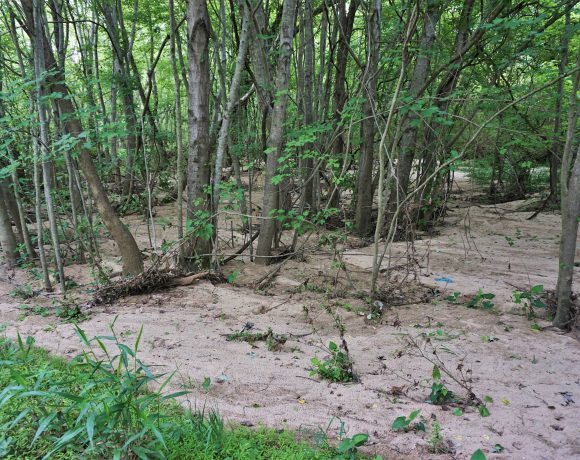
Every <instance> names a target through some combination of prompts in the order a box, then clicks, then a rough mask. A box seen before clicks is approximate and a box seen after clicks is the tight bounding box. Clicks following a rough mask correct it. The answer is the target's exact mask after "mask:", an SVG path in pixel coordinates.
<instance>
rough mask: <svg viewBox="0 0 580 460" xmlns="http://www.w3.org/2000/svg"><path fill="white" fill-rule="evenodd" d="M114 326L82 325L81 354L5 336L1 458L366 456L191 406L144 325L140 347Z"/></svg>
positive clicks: (0, 342) (302, 459) (0, 367)
mask: <svg viewBox="0 0 580 460" xmlns="http://www.w3.org/2000/svg"><path fill="white" fill-rule="evenodd" d="M113 326H114V323H113V325H112V327H111V331H112V335H111V336H102V337H98V338H95V339H92V340H88V339H87V338H86V336H85V335H84V332H83V331H82V330H80V329H78V330H77V332H78V333H79V336H80V338H81V341H82V343H83V345H84V346H85V351H84V352H83V354H82V355H80V356H79V357H77V358H75V359H74V360H72V361H67V360H64V359H62V358H59V357H55V356H52V355H50V354H49V353H48V352H47V351H45V350H43V349H40V348H38V347H36V346H34V340H33V339H32V338H28V339H27V340H26V341H24V340H22V339H21V338H20V337H18V340H17V341H11V340H9V339H6V338H0V458H8V459H33V458H34V459H39V458H55V459H73V458H74V459H76V458H87V459H93V458H94V459H96V458H118V459H122V458H123V459H124V458H142V459H148V458H151V459H153V458H168V459H176V460H177V459H196V460H214V459H216V460H217V459H224V460H225V459H232V460H234V459H239V460H245V459H248V460H250V459H252V460H253V459H280V460H285V459H288V460H290V459H296V460H307V459H308V460H310V459H312V460H322V459H354V458H362V457H360V456H359V455H358V454H357V453H356V447H352V446H353V444H352V443H351V444H348V443H344V442H343V444H342V445H341V446H339V448H338V449H334V448H332V447H330V446H329V444H328V442H327V441H326V440H324V441H322V443H321V444H320V445H319V446H317V447H313V446H312V445H310V444H308V443H306V442H302V441H299V440H297V439H296V436H295V435H294V434H293V433H291V432H287V431H282V430H272V429H267V428H258V429H250V428H246V427H243V426H235V425H231V426H226V425H225V424H224V422H223V420H222V419H221V418H220V417H219V415H218V414H217V413H216V412H212V411H210V412H206V413H203V412H201V413H200V412H190V411H186V410H183V409H182V408H181V406H179V405H178V404H177V403H176V402H175V398H176V397H178V396H182V395H183V394H184V393H185V392H178V393H173V394H166V393H164V387H165V385H167V383H168V382H169V380H170V379H171V375H170V376H163V375H153V374H152V373H151V371H150V370H149V369H148V368H147V367H146V366H145V365H143V363H141V362H140V361H139V359H138V357H137V349H138V344H139V341H140V338H141V334H139V336H138V337H137V342H136V345H135V346H134V348H132V349H131V348H129V347H127V346H126V345H124V344H122V343H120V342H119V341H118V337H117V335H116V334H115V331H114V327H113ZM107 342H109V343H107ZM111 343H112V345H110V344H111ZM105 344H107V345H109V346H106V345H105ZM93 348H94V349H95V350H93ZM113 350H114V351H115V353H113ZM152 381H155V382H157V383H160V384H161V388H160V389H159V390H158V391H152V390H151V389H149V388H148V384H149V383H151V382H152ZM358 445H360V444H356V446H358ZM345 446H346V447H345ZM341 447H343V448H342V449H341Z"/></svg>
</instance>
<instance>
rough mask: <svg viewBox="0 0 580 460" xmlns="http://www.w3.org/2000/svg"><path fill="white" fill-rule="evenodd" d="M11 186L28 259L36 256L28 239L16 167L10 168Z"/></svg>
mask: <svg viewBox="0 0 580 460" xmlns="http://www.w3.org/2000/svg"><path fill="white" fill-rule="evenodd" d="M12 187H13V192H14V200H15V201H16V206H17V208H18V218H19V219H20V227H21V228H22V239H23V240H24V245H25V246H26V252H27V253H28V257H29V258H30V259H34V258H35V257H36V251H35V250H34V246H33V245H32V240H31V239H30V232H29V231H28V224H27V222H26V211H25V210H24V206H23V204H22V197H21V195H20V184H19V182H18V171H17V170H16V168H14V169H13V170H12Z"/></svg>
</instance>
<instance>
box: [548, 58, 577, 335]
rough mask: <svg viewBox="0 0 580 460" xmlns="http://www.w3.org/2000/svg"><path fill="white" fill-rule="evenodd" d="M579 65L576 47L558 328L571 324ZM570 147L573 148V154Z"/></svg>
mask: <svg viewBox="0 0 580 460" xmlns="http://www.w3.org/2000/svg"><path fill="white" fill-rule="evenodd" d="M579 69H580V50H579V52H578V58H577V60H576V73H575V75H574V79H573V84H572V91H571V93H570V106H569V108H568V132H567V135H566V144H565V146H564V153H563V155H562V169H561V172H560V194H561V197H560V210H561V214H562V231H561V233H560V257H559V261H558V283H557V285H556V296H557V298H558V309H557V311H556V316H555V317H554V326H556V327H559V328H561V329H569V328H570V327H572V324H571V321H572V319H573V318H572V280H573V277H574V259H575V258H576V244H577V239H578V221H579V220H580V145H578V147H575V146H574V144H575V143H577V131H578V130H577V121H578V115H579V113H580V95H579V93H578V91H579V90H580V70H579ZM574 150H576V154H575V155H574Z"/></svg>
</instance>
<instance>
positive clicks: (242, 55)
mask: <svg viewBox="0 0 580 460" xmlns="http://www.w3.org/2000/svg"><path fill="white" fill-rule="evenodd" d="M242 8H243V18H242V32H241V34H240V44H239V48H238V56H237V58H236V66H235V68H234V74H233V75H232V80H231V81H230V90H229V94H228V97H227V100H226V107H225V109H224V111H223V116H222V125H221V128H220V133H219V137H218V144H217V151H216V159H215V169H214V175H213V196H212V199H213V206H212V211H213V212H214V213H217V211H218V208H219V200H220V184H221V175H222V164H223V160H224V156H225V151H226V147H227V145H226V144H227V141H228V136H229V131H230V121H231V117H232V113H233V111H234V107H235V106H236V104H237V102H238V94H239V90H240V82H241V80H242V71H243V70H244V64H245V61H246V54H247V52H248V41H249V31H250V11H249V8H248V5H247V3H246V2H243V7H242ZM216 234H217V229H216Z"/></svg>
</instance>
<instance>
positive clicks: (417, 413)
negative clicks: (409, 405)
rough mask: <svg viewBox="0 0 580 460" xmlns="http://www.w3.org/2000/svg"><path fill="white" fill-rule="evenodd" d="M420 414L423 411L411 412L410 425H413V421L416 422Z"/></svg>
mask: <svg viewBox="0 0 580 460" xmlns="http://www.w3.org/2000/svg"><path fill="white" fill-rule="evenodd" d="M420 413H421V409H418V410H414V411H413V412H411V413H410V414H409V423H411V422H412V421H413V420H415V419H416V418H417V416H418V415H419V414H420Z"/></svg>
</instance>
